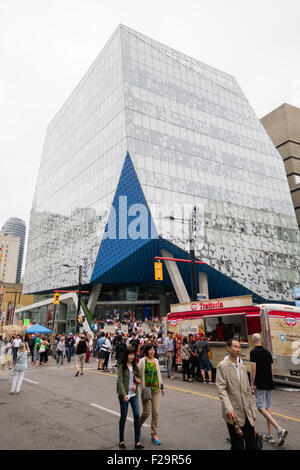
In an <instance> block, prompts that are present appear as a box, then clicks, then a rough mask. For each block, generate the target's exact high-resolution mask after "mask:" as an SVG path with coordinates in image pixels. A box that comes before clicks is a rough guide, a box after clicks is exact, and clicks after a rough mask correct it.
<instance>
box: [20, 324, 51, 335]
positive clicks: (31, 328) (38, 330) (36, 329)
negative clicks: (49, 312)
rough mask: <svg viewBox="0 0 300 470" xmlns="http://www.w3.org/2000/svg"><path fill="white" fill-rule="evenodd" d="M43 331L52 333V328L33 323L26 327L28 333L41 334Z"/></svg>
mask: <svg viewBox="0 0 300 470" xmlns="http://www.w3.org/2000/svg"><path fill="white" fill-rule="evenodd" d="M41 333H52V330H48V328H45V327H44V326H41V325H38V324H36V325H32V326H29V327H28V328H26V334H41Z"/></svg>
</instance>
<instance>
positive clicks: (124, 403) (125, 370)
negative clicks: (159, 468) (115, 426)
mask: <svg viewBox="0 0 300 470" xmlns="http://www.w3.org/2000/svg"><path fill="white" fill-rule="evenodd" d="M140 383H141V375H140V371H139V368H138V367H137V364H136V360H135V350H134V349H132V348H127V349H126V350H125V351H124V353H123V357H122V362H121V364H120V367H119V374H118V381H117V392H118V396H119V401H120V407H121V418H120V422H119V432H120V441H119V447H120V449H126V444H125V442H124V430H125V423H126V418H127V412H128V403H130V405H131V408H132V412H133V417H134V437H135V448H136V449H143V448H144V446H143V445H142V444H141V443H140V442H139V441H140V409H139V399H138V385H139V384H140Z"/></svg>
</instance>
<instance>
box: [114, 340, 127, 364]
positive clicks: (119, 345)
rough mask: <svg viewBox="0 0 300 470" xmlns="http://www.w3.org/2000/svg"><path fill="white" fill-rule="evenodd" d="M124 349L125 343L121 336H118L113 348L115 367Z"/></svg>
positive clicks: (119, 361)
mask: <svg viewBox="0 0 300 470" xmlns="http://www.w3.org/2000/svg"><path fill="white" fill-rule="evenodd" d="M125 349H126V343H125V341H124V340H123V337H122V336H121V335H119V336H118V339H117V342H116V346H115V352H116V361H117V363H116V366H115V367H119V366H120V363H121V359H122V355H123V353H124V351H125Z"/></svg>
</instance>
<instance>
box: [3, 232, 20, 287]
mask: <svg viewBox="0 0 300 470" xmlns="http://www.w3.org/2000/svg"><path fill="white" fill-rule="evenodd" d="M0 248H1V255H2V256H1V261H0V281H3V282H9V283H12V284H14V283H15V282H16V278H17V272H18V259H19V250H20V238H19V237H12V236H10V235H5V233H4V232H0Z"/></svg>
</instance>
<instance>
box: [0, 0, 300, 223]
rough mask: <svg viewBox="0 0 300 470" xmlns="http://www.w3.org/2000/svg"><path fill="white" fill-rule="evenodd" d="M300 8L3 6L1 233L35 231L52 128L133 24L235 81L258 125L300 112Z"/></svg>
mask: <svg viewBox="0 0 300 470" xmlns="http://www.w3.org/2000/svg"><path fill="white" fill-rule="evenodd" d="M299 21H300V2H299V0H209V1H208V0H184V1H182V0H152V1H151V2H149V1H146V0H127V1H124V0H0V155H1V185H0V188H1V211H0V229H1V227H2V225H3V223H4V222H5V221H6V219H8V218H9V217H12V216H14V217H20V218H22V219H24V220H25V222H26V225H27V228H28V225H29V217H30V209H31V203H32V199H33V194H34V188H35V183H36V179H37V174H38V169H39V164H40V158H41V154H42V148H43V141H44V137H45V131H46V127H47V125H48V124H49V122H50V121H51V119H52V118H53V116H54V115H55V114H56V112H57V111H58V109H59V108H60V107H61V105H62V104H63V103H64V101H65V100H66V98H67V97H68V96H69V95H70V93H71V92H72V90H73V88H74V87H75V86H76V85H77V83H78V82H79V80H80V79H81V77H82V76H83V75H84V73H85V72H86V71H87V69H88V67H89V66H90V65H91V63H92V62H93V61H94V59H95V58H96V56H97V55H98V54H99V52H100V51H101V49H102V48H103V46H104V45H105V44H106V42H107V41H108V39H109V38H110V36H111V35H112V33H113V32H114V30H115V29H116V28H117V26H118V25H119V24H120V23H123V24H125V25H127V26H129V27H131V28H133V29H136V30H137V31H139V32H141V33H143V34H145V35H147V36H150V37H151V38H153V39H155V40H157V41H160V42H162V43H164V44H166V45H168V46H170V47H173V48H174V49H177V50H179V51H181V52H183V53H185V54H188V55H190V56H192V57H194V58H196V59H198V60H200V61H202V62H205V63H207V64H209V65H211V66H214V67H216V68H218V69H220V70H222V71H224V72H227V73H229V74H232V75H234V76H235V77H236V78H237V80H238V82H239V84H240V86H241V88H242V90H243V91H244V93H245V94H246V96H247V98H248V100H249V101H250V104H251V105H252V107H253V108H254V110H255V112H256V114H257V116H258V117H259V118H261V117H262V116H264V115H265V114H267V113H268V112H270V111H272V110H273V109H274V108H276V107H278V106H280V105H281V104H282V103H284V102H287V103H290V104H293V105H295V106H299V107H300V60H299V58H300V27H299Z"/></svg>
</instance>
